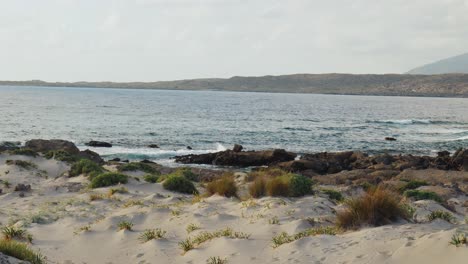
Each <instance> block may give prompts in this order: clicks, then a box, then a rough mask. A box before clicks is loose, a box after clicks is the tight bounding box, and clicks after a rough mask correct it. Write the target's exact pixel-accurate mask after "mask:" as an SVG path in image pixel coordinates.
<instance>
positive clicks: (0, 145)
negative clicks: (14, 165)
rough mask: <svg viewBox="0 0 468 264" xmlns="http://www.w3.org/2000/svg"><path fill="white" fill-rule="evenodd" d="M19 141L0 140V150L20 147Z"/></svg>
mask: <svg viewBox="0 0 468 264" xmlns="http://www.w3.org/2000/svg"><path fill="white" fill-rule="evenodd" d="M20 145H21V142H17V141H15V142H11V141H3V142H0V152H2V151H5V150H14V149H18V148H20Z"/></svg>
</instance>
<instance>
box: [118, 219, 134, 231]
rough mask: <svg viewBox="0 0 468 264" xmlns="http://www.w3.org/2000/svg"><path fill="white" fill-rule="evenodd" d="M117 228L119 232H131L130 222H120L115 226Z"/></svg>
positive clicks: (131, 225) (131, 224)
mask: <svg viewBox="0 0 468 264" xmlns="http://www.w3.org/2000/svg"><path fill="white" fill-rule="evenodd" d="M117 227H118V228H119V231H120V230H128V231H132V228H133V223H132V222H130V221H120V222H119V223H118V224H117Z"/></svg>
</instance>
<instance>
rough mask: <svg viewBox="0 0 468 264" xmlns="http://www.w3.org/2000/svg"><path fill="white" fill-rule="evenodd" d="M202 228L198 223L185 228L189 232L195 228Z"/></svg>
mask: <svg viewBox="0 0 468 264" xmlns="http://www.w3.org/2000/svg"><path fill="white" fill-rule="evenodd" d="M198 229H200V227H199V226H197V225H196V224H189V225H188V226H187V227H186V228H185V230H186V231H187V233H188V234H190V233H191V232H193V231H195V230H198Z"/></svg>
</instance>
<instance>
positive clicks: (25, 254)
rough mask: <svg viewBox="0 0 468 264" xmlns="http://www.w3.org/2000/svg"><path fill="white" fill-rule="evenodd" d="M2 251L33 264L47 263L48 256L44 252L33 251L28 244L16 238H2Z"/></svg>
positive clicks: (0, 247) (0, 248)
mask: <svg viewBox="0 0 468 264" xmlns="http://www.w3.org/2000/svg"><path fill="white" fill-rule="evenodd" d="M0 252H1V253H3V254H5V255H7V256H11V257H14V258H17V259H19V260H22V261H28V262H30V263H31V264H45V263H46V258H45V257H44V256H43V255H42V254H40V253H37V252H35V251H33V250H32V249H30V248H29V247H28V245H26V244H24V243H20V242H17V241H14V240H0Z"/></svg>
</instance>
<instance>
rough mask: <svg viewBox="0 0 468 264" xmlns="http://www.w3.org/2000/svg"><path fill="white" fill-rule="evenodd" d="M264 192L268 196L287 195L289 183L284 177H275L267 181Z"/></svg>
mask: <svg viewBox="0 0 468 264" xmlns="http://www.w3.org/2000/svg"><path fill="white" fill-rule="evenodd" d="M265 189H266V194H267V195H268V196H283V197H287V196H288V195H289V183H288V179H287V178H286V177H276V178H273V179H270V180H268V181H267V183H266V186H265Z"/></svg>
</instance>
